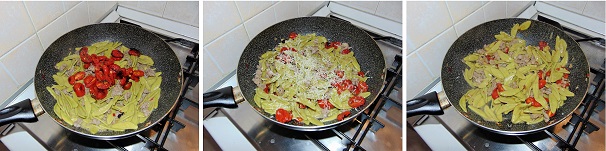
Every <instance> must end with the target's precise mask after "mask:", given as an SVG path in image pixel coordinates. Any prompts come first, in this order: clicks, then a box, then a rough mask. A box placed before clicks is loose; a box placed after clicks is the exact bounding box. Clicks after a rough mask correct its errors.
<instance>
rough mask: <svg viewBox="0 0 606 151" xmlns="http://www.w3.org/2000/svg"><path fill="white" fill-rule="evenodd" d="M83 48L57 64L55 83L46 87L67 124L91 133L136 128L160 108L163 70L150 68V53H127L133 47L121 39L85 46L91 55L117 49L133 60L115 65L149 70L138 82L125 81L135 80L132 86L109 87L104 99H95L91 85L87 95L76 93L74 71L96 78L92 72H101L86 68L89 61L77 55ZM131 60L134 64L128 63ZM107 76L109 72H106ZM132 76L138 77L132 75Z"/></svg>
mask: <svg viewBox="0 0 606 151" xmlns="http://www.w3.org/2000/svg"><path fill="white" fill-rule="evenodd" d="M83 48H84V47H78V48H75V49H76V51H77V52H76V54H72V55H68V56H67V57H65V58H63V60H62V61H61V62H59V63H57V64H56V66H55V68H56V69H58V70H59V71H58V72H57V73H56V74H55V75H53V79H54V81H55V83H56V84H55V85H52V86H47V87H46V90H47V91H48V92H49V93H50V94H51V96H53V98H54V99H55V100H56V101H57V102H56V103H55V106H54V107H53V110H54V112H55V114H56V115H57V116H58V117H59V118H60V119H62V120H63V121H65V123H66V124H69V125H73V126H75V127H80V128H84V129H87V130H89V131H90V133H92V134H95V133H98V132H103V131H125V130H128V129H137V128H138V127H139V126H138V124H140V123H142V122H144V121H145V120H146V119H147V117H148V116H149V115H150V114H151V112H153V110H154V109H156V108H157V107H158V100H159V97H160V93H161V88H160V83H161V82H162V77H161V76H160V75H161V74H162V73H161V72H155V69H153V68H151V67H152V65H153V64H154V62H153V60H152V59H151V58H150V57H149V56H145V55H140V56H134V55H127V54H128V52H127V51H129V50H130V49H129V48H127V47H125V46H123V45H122V43H120V42H109V41H103V42H98V43H94V44H92V45H91V46H87V47H86V48H87V50H88V52H87V54H88V55H93V54H94V55H96V56H105V57H108V58H112V57H113V56H112V51H114V50H118V51H120V52H121V53H122V54H124V57H125V58H126V57H129V58H130V60H126V59H122V60H119V61H118V60H117V59H116V60H115V61H114V62H113V63H114V64H115V65H118V66H119V67H120V68H133V69H134V70H141V71H146V73H145V76H141V77H138V81H139V82H136V81H135V80H133V79H130V80H129V81H126V82H131V83H132V86H130V87H129V88H130V89H127V90H124V89H122V88H123V87H124V86H123V85H122V86H121V85H120V83H119V82H116V85H112V86H111V87H110V88H108V89H107V93H106V95H107V97H104V98H102V99H99V98H97V99H96V98H93V97H94V96H93V95H92V94H91V93H92V92H89V90H90V89H92V87H90V88H89V87H86V88H85V92H86V94H85V95H84V96H81V97H79V96H77V95H78V94H77V92H75V91H76V86H75V85H73V84H71V83H70V80H69V79H70V76H72V73H76V72H80V71H83V72H86V73H85V76H91V77H94V74H93V73H96V72H101V71H96V70H90V69H88V70H87V69H85V68H84V65H85V64H86V63H84V62H83V59H81V55H82V54H81V55H78V53H80V52H81V51H82V49H83ZM129 62H131V64H128V63H129ZM91 66H92V65H91ZM92 68H94V67H92ZM124 72H126V70H124ZM99 74H100V73H99ZM123 74H126V73H123ZM74 75H75V74H74ZM107 76H108V77H109V76H110V75H109V74H107ZM131 78H135V77H134V76H131ZM117 81H120V80H117ZM75 82H76V83H86V80H82V79H81V80H76V81H75ZM72 85H73V86H72ZM93 87H94V86H93ZM124 88H126V87H124ZM97 97H98V96H97ZM147 124H149V123H147Z"/></svg>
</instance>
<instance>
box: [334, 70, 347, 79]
mask: <svg viewBox="0 0 606 151" xmlns="http://www.w3.org/2000/svg"><path fill="white" fill-rule="evenodd" d="M335 74H337V76H338V77H339V78H343V75H344V74H345V73H344V72H343V71H341V70H335Z"/></svg>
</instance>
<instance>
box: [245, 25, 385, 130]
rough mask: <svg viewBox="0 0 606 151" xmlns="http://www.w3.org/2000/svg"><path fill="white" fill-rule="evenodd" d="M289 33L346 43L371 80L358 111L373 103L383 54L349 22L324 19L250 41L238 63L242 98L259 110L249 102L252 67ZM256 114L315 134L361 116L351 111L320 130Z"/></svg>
mask: <svg viewBox="0 0 606 151" xmlns="http://www.w3.org/2000/svg"><path fill="white" fill-rule="evenodd" d="M291 32H296V33H299V34H308V33H316V34H317V35H320V36H324V37H326V38H327V39H328V41H329V42H333V41H339V42H346V43H349V45H350V46H351V47H352V49H351V51H352V52H354V56H355V57H356V59H357V60H358V62H359V64H360V68H361V70H362V71H364V72H365V73H366V76H369V77H372V78H369V79H368V81H367V84H368V86H369V91H370V92H371V93H372V95H370V96H369V97H368V98H367V99H366V103H365V104H364V106H362V107H361V108H362V109H367V108H368V106H369V104H372V100H375V99H374V98H376V97H377V96H378V93H379V92H380V91H381V89H382V86H383V82H384V81H385V71H386V69H385V61H384V59H383V54H382V53H381V50H380V49H379V46H378V45H377V43H376V42H375V41H374V40H373V39H372V38H371V37H370V36H369V35H368V34H367V33H366V32H364V31H363V30H361V29H359V28H357V27H355V26H353V25H351V24H350V23H349V22H346V21H342V20H337V19H332V18H326V17H302V18H295V19H290V20H286V21H283V22H280V23H277V24H275V25H273V26H271V27H269V28H267V29H265V30H263V32H261V33H259V34H258V35H257V36H255V38H253V39H252V40H251V42H250V43H249V44H248V46H246V49H245V50H244V52H243V53H242V56H241V57H240V61H239V62H238V71H237V73H238V84H239V85H240V89H242V93H243V95H244V98H245V99H246V100H248V102H249V103H250V104H251V105H252V106H253V107H254V108H259V107H258V105H257V104H256V103H255V102H254V101H253V96H254V94H255V88H256V87H257V86H256V85H255V83H254V82H253V81H252V79H253V77H254V73H255V71H256V70H257V68H256V66H257V65H258V64H259V57H260V56H261V55H262V54H263V53H265V52H267V51H268V50H272V49H273V48H275V47H276V46H277V45H278V43H280V41H281V39H288V35H289V34H290V33H291ZM257 112H258V113H259V114H261V115H262V116H263V117H265V118H266V119H268V120H271V121H273V122H274V123H277V124H278V125H281V126H284V127H287V128H290V129H294V130H300V131H319V130H325V129H330V128H334V127H336V126H339V125H341V124H343V123H346V122H347V121H349V120H350V119H352V117H356V116H357V115H359V114H360V113H361V112H358V111H354V112H352V116H350V117H349V118H347V119H345V120H343V121H340V122H336V120H335V121H333V122H330V123H325V124H326V125H324V126H296V125H291V124H283V123H280V122H277V121H276V120H275V118H274V117H273V116H272V115H269V114H267V113H265V112H264V111H262V110H261V111H258V110H257ZM250 116H253V115H250Z"/></svg>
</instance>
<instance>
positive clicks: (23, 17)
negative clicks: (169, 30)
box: [0, 1, 117, 104]
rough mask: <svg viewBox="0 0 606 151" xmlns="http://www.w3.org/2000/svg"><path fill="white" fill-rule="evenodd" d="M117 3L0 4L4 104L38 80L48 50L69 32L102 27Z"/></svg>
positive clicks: (0, 75)
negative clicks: (26, 84) (84, 27)
mask: <svg viewBox="0 0 606 151" xmlns="http://www.w3.org/2000/svg"><path fill="white" fill-rule="evenodd" d="M116 4H117V2H115V1H101V2H81V1H65V2H53V1H46V2H34V1H26V2H23V1H11V2H0V22H1V23H0V31H2V34H0V41H1V42H0V83H1V84H0V104H2V103H3V102H4V101H6V99H8V97H10V96H11V95H13V94H14V93H15V92H16V91H17V90H18V89H19V88H20V87H22V86H23V85H24V84H25V83H27V82H28V81H29V80H31V79H32V78H33V77H34V71H35V69H36V65H37V64H38V60H39V59H40V56H42V53H43V52H44V50H45V48H46V47H48V45H50V44H51V43H52V42H53V41H55V40H56V39H57V38H58V37H60V36H61V35H63V34H65V33H67V32H68V31H70V30H72V29H75V28H78V27H81V26H84V25H88V24H91V23H98V22H99V21H100V20H101V19H102V18H103V17H105V16H106V15H107V14H109V12H110V11H111V9H112V8H115V6H116Z"/></svg>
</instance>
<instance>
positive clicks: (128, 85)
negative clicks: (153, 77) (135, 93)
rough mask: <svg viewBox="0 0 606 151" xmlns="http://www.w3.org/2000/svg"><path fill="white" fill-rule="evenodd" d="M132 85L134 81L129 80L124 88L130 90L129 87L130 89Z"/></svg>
mask: <svg viewBox="0 0 606 151" xmlns="http://www.w3.org/2000/svg"><path fill="white" fill-rule="evenodd" d="M131 86H133V83H132V82H128V83H126V84H125V85H124V86H123V87H122V89H124V90H128V89H130V87H131Z"/></svg>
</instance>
